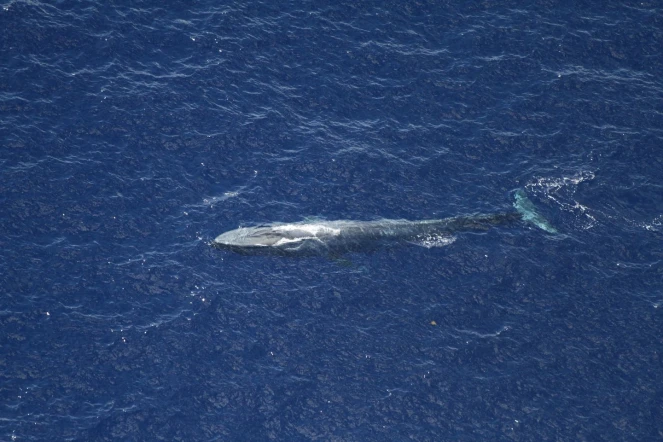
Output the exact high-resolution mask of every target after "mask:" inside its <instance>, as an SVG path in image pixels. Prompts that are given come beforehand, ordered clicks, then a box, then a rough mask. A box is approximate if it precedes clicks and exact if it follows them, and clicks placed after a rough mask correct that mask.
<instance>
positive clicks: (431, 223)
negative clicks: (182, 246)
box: [211, 190, 557, 256]
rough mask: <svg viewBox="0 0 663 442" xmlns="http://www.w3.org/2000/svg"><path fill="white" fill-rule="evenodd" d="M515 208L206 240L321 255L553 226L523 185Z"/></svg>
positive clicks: (309, 224) (314, 224)
mask: <svg viewBox="0 0 663 442" xmlns="http://www.w3.org/2000/svg"><path fill="white" fill-rule="evenodd" d="M514 207H515V209H516V210H515V211H510V212H502V213H494V214H488V215H483V214H479V215H470V216H457V217H452V218H444V219H430V220H420V221H409V220H403V219H398V220H390V219H381V220H376V221H349V220H339V221H325V220H321V221H301V222H295V223H271V224H266V225H259V226H251V227H240V228H238V229H235V230H230V231H228V232H225V233H223V234H221V235H219V236H217V237H216V238H215V239H214V241H212V243H211V245H212V246H214V247H217V248H221V249H226V250H232V251H234V252H237V253H241V254H275V255H286V256H288V255H290V256H302V255H320V254H332V255H336V254H342V253H345V252H350V251H362V250H370V249H373V248H375V247H378V246H380V245H383V244H390V243H391V244H393V243H412V244H418V245H423V246H427V247H431V246H436V245H444V244H448V243H449V242H451V241H453V236H452V235H453V234H454V233H456V232H471V231H485V230H488V229H489V228H491V227H493V226H498V225H509V224H515V223H517V222H521V221H526V222H530V223H532V224H534V225H536V226H537V227H539V228H541V229H543V230H544V231H546V232H549V233H556V232H557V231H556V230H555V229H554V228H553V227H552V226H551V225H550V224H549V223H548V222H547V220H545V219H544V218H543V217H542V216H541V215H540V214H539V213H538V212H537V211H536V209H535V207H534V205H533V204H532V202H531V201H530V200H529V198H527V196H526V195H525V193H524V192H523V191H522V190H518V191H516V193H515V202H514Z"/></svg>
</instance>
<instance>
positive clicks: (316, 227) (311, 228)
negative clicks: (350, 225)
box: [274, 224, 341, 242]
mask: <svg viewBox="0 0 663 442" xmlns="http://www.w3.org/2000/svg"><path fill="white" fill-rule="evenodd" d="M274 230H276V231H279V232H292V231H302V232H306V233H308V234H309V235H311V236H313V237H316V236H318V235H320V234H324V235H333V236H336V235H339V234H340V233H341V229H334V228H332V227H329V226H326V225H324V224H284V225H282V226H275V227H274ZM300 239H302V238H300ZM279 242H280V241H279Z"/></svg>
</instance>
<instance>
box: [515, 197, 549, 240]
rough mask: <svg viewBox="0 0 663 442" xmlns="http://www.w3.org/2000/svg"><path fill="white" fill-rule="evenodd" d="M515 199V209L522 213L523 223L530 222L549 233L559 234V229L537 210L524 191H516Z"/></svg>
mask: <svg viewBox="0 0 663 442" xmlns="http://www.w3.org/2000/svg"><path fill="white" fill-rule="evenodd" d="M514 197H515V201H514V203H513V207H515V208H516V210H517V211H518V213H520V216H521V217H522V220H523V221H527V222H530V223H532V224H534V225H535V226H537V227H538V228H540V229H541V230H544V231H546V232H548V233H557V229H555V228H554V227H553V226H552V225H551V224H550V222H548V220H547V219H545V218H544V217H543V215H541V214H540V213H539V212H538V211H537V210H536V207H534V203H532V201H531V200H530V199H529V198H527V195H526V194H525V191H524V190H523V189H518V190H516V193H515V195H514Z"/></svg>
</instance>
